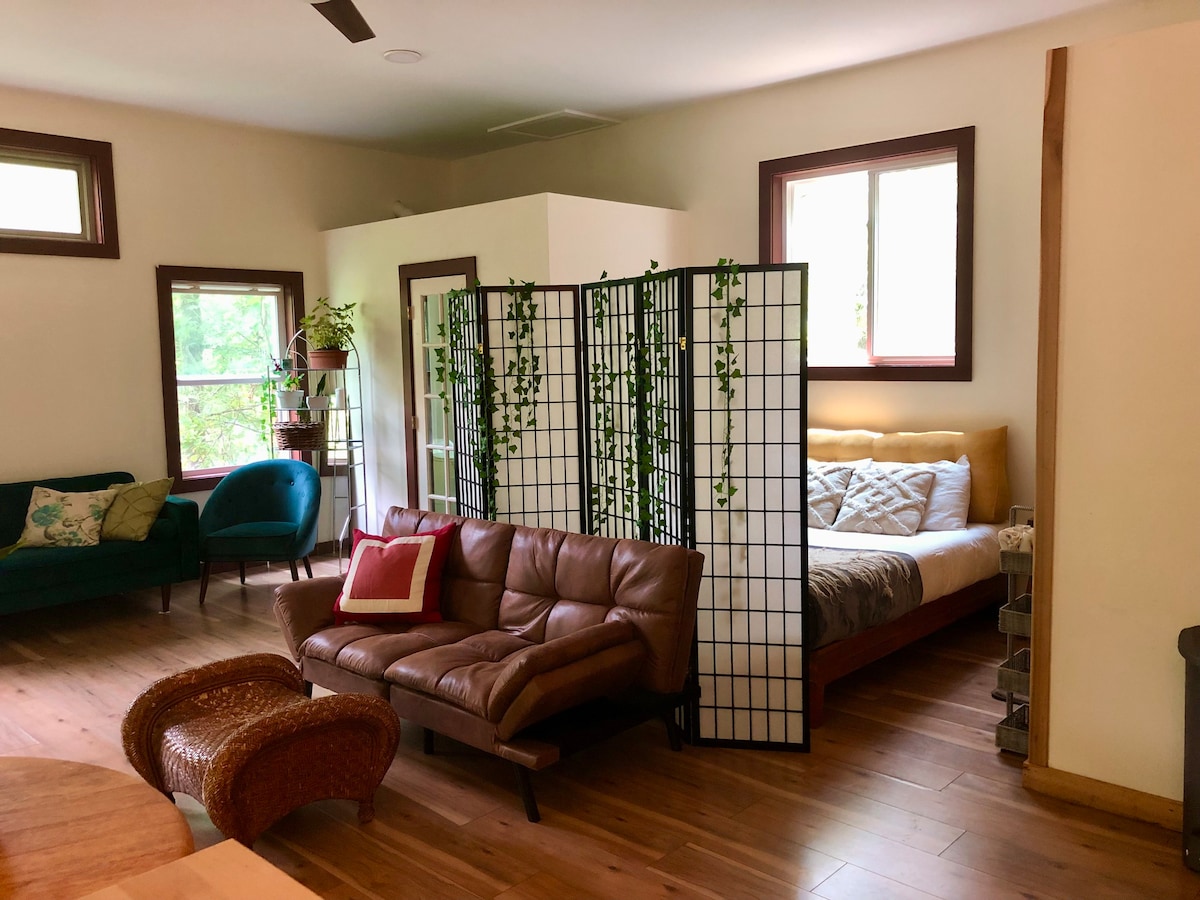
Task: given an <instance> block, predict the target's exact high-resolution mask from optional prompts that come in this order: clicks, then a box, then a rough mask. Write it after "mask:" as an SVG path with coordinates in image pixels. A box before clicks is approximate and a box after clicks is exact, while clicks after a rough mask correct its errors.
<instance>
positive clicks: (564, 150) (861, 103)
mask: <svg viewBox="0 0 1200 900" xmlns="http://www.w3.org/2000/svg"><path fill="white" fill-rule="evenodd" d="M1196 15H1197V11H1196V8H1195V4H1194V3H1192V2H1184V0H1166V2H1141V3H1136V4H1123V5H1122V6H1120V7H1118V8H1115V9H1110V10H1106V11H1103V12H1100V13H1096V14H1092V15H1088V16H1080V17H1073V18H1069V19H1064V20H1060V21H1058V22H1054V23H1051V24H1048V25H1043V26H1040V27H1036V28H1031V29H1025V30H1022V31H1019V32H1014V33H1011V34H1008V35H1001V36H998V37H994V38H989V39H986V40H980V41H974V42H971V43H967V44H962V45H959V46H956V47H951V48H947V49H943V50H937V51H933V52H929V53H924V54H919V55H914V56H910V57H906V58H903V59H898V60H895V61H892V62H887V63H882V64H878V65H873V66H866V67H863V68H859V69H854V70H848V71H845V72H841V73H837V74H833V75H829V76H825V77H820V78H813V79H809V80H805V81H800V82H795V83H792V84H787V85H782V86H778V87H774V88H769V89H765V90H760V91H755V92H750V93H745V94H740V95H737V96H733V97H729V98H726V99H723V100H717V101H710V102H704V103H696V104H693V105H690V106H687V107H683V108H680V109H677V110H674V111H671V112H665V113H662V114H659V115H653V116H648V117H645V118H642V119H637V120H634V121H630V122H628V123H625V124H623V125H619V126H616V127H613V128H608V129H603V130H601V131H596V132H593V133H590V134H585V135H579V136H576V137H573V138H565V139H563V140H559V141H553V142H549V143H540V144H531V145H525V146H522V147H517V148H512V149H509V150H504V151H499V152H496V153H491V154H487V155H484V156H478V157H474V158H471V159H467V160H463V161H460V162H458V163H456V164H455V166H454V170H453V171H454V197H455V200H456V202H458V203H477V202H481V201H485V200H493V199H496V198H500V197H508V196H519V195H523V194H530V193H535V192H538V191H557V192H561V193H567V194H581V195H585V196H590V197H603V198H607V199H611V200H622V201H626V202H630V203H643V204H649V205H652V206H663V207H671V208H674V209H680V210H685V211H686V212H687V213H688V220H687V221H688V228H689V244H690V253H691V258H690V259H688V260H687V263H688V264H692V265H711V264H713V263H715V262H716V261H717V259H718V257H721V256H726V257H728V256H732V257H734V258H735V259H737V260H740V261H743V262H756V261H757V256H758V218H757V217H758V193H757V191H758V181H757V179H758V163H759V161H760V160H765V159H773V158H777V157H781V156H788V155H792V154H797V153H804V152H808V151H813V150H820V149H826V148H830V147H842V146H849V145H853V144H859V143H863V142H868V141H876V140H882V139H885V138H894V137H900V136H904V135H911V134H921V133H925V132H929V131H937V130H941V129H946V128H954V127H958V126H961V125H975V126H976V128H977V134H976V138H977V165H976V171H977V175H976V220H975V229H976V230H975V346H974V350H975V379H974V381H973V382H971V383H969V384H915V383H901V384H876V383H846V382H843V383H830V382H824V383H815V382H814V383H813V384H812V385H810V389H809V397H810V417H811V422H812V424H814V425H825V426H834V427H839V426H843V427H844V426H867V427H874V428H878V429H882V430H891V429H897V428H911V429H925V428H938V427H941V428H964V429H966V428H974V427H986V426H992V425H1001V424H1007V425H1009V426H1011V444H1010V450H1011V452H1012V454H1013V458H1014V461H1013V467H1012V474H1013V477H1014V483H1015V490H1014V494H1013V496H1014V498H1015V499H1016V500H1018V501H1020V502H1025V503H1029V502H1032V499H1033V454H1034V366H1035V340H1036V334H1037V290H1038V270H1037V266H1038V208H1039V207H1038V204H1039V179H1040V171H1041V169H1040V166H1041V160H1040V153H1041V108H1042V96H1043V83H1044V73H1045V52H1046V50H1047V49H1049V48H1051V47H1055V46H1061V45H1064V44H1068V43H1073V42H1075V41H1078V40H1081V39H1086V38H1090V37H1092V36H1095V35H1097V34H1106V33H1115V32H1121V31H1128V30H1131V29H1134V28H1138V27H1147V26H1149V25H1154V24H1158V23H1160V22H1167V21H1176V20H1178V19H1181V18H1184V17H1194V16H1196ZM731 52H737V51H736V48H734V49H733V50H732V51H731Z"/></svg>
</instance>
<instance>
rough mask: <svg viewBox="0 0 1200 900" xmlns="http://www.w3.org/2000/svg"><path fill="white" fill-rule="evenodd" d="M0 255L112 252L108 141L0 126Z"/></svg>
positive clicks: (114, 248) (103, 254) (114, 234)
mask: <svg viewBox="0 0 1200 900" xmlns="http://www.w3.org/2000/svg"><path fill="white" fill-rule="evenodd" d="M0 253H38V254H49V255H55V256H94V257H103V258H106V259H117V258H118V257H120V255H121V253H120V247H119V245H118V241H117V204H116V197H115V187H114V184H113V166H112V145H111V144H108V143H105V142H104V141H88V140H83V139H82V138H70V137H60V136H58V135H53V134H38V133H36V132H32V131H14V130H12V129H9V128H0Z"/></svg>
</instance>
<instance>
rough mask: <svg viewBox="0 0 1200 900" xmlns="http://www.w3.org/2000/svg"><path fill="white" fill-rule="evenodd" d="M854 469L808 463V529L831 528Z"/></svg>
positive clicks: (837, 465)
mask: <svg viewBox="0 0 1200 900" xmlns="http://www.w3.org/2000/svg"><path fill="white" fill-rule="evenodd" d="M853 474H854V469H852V468H851V467H850V466H848V465H844V464H842V463H819V462H813V461H812V460H810V461H809V463H808V527H809V528H829V527H830V526H832V525H833V520H834V519H836V518H837V514H838V510H839V509H841V506H842V497H843V495H844V494H845V493H846V486H847V485H848V484H850V476H852V475H853Z"/></svg>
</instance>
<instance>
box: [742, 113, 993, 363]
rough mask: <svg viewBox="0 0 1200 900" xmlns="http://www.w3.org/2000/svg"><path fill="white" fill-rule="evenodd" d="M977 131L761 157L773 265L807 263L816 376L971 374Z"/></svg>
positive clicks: (762, 228) (762, 214)
mask: <svg viewBox="0 0 1200 900" xmlns="http://www.w3.org/2000/svg"><path fill="white" fill-rule="evenodd" d="M974 172H975V129H974V127H967V128H957V129H954V130H952V131H941V132H936V133H933V134H923V135H917V136H915V137H907V138H899V139H897V140H890V141H880V142H877V143H873V144H862V145H859V146H857V147H846V148H842V149H838V150H825V151H821V152H818V153H807V154H803V155H800V156H789V157H785V158H783V159H772V160H767V161H765V162H762V163H759V246H760V256H761V258H762V262H764V263H777V262H807V263H808V264H809V289H808V365H809V368H808V373H809V377H810V378H812V379H826V380H842V381H873V380H874V381H970V380H971V341H972V337H971V305H972V301H971V289H972V256H973V220H974V212H973V209H974V190H975V187H974V180H975V176H974Z"/></svg>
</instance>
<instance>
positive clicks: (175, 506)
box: [158, 496, 200, 581]
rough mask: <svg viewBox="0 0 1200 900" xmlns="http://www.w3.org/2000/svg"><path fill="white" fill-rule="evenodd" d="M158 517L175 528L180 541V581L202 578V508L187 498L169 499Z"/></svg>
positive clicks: (171, 497) (173, 497) (172, 497)
mask: <svg viewBox="0 0 1200 900" xmlns="http://www.w3.org/2000/svg"><path fill="white" fill-rule="evenodd" d="M158 517H159V518H160V519H166V520H167V521H169V522H171V524H173V525H174V526H175V533H176V534H177V535H178V541H179V580H180V581H191V580H192V579H193V578H199V577H200V507H199V506H197V505H196V501H195V500H189V499H188V498H187V497H175V496H170V497H167V502H166V503H164V504H163V505H162V509H161V510H159V513H158Z"/></svg>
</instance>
